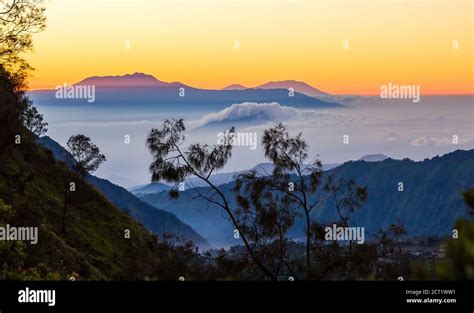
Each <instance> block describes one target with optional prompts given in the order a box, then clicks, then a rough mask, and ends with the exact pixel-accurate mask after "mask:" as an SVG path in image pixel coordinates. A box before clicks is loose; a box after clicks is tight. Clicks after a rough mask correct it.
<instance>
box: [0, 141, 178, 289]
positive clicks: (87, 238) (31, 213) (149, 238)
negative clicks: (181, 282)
mask: <svg viewBox="0 0 474 313" xmlns="http://www.w3.org/2000/svg"><path fill="white" fill-rule="evenodd" d="M0 159H1V160H2V162H0V199H1V201H0V204H1V207H2V210H3V211H5V208H8V209H9V210H11V212H10V213H9V214H2V215H0V224H3V225H4V224H9V225H11V226H15V227H20V226H22V227H38V243H37V244H35V245H34V244H30V243H29V242H18V241H11V242H5V244H7V245H10V244H11V246H10V247H11V248H8V246H7V247H5V245H4V244H3V245H0V248H1V249H0V255H1V257H2V262H3V267H2V269H0V276H2V278H1V279H68V277H69V276H70V275H72V276H75V277H77V279H99V280H102V279H105V280H108V279H145V278H146V277H148V278H150V279H172V280H175V279H176V277H178V276H179V274H178V273H177V271H176V270H174V269H175V268H176V269H177V268H178V267H179V265H177V264H176V263H177V262H179V260H180V257H179V256H178V255H177V253H176V252H175V249H174V248H172V247H170V246H169V245H166V244H162V243H158V242H157V238H156V237H155V236H153V235H151V234H150V233H149V232H148V231H147V230H146V229H145V228H143V227H142V226H140V225H139V224H138V223H136V222H135V221H133V220H132V219H131V218H130V217H128V216H127V215H126V214H125V213H123V212H121V211H120V210H118V209H117V208H116V207H114V206H113V205H112V204H111V203H110V202H108V201H107V200H106V199H105V198H104V197H103V196H102V195H101V194H100V193H99V192H98V191H96V190H95V189H94V188H92V187H91V186H90V185H89V184H88V183H86V182H84V181H83V180H82V179H81V178H80V177H79V176H77V175H76V174H74V173H73V172H71V171H69V170H68V169H67V167H65V166H64V164H61V163H59V162H57V161H55V159H54V157H53V155H52V154H51V153H50V152H48V150H45V149H44V148H41V147H39V146H37V145H36V144H35V143H33V142H31V141H29V139H28V138H26V137H24V138H23V139H22V143H21V145H9V146H6V147H4V148H3V149H2V150H0ZM71 183H74V184H75V190H73V191H71V190H70V189H69V188H70V187H71ZM65 208H66V210H65ZM65 212H67V214H66V219H64V216H65V215H64V213H65ZM64 221H65V223H64ZM64 225H65V226H66V227H65V228H64ZM128 231H129V233H130V238H127V236H126V235H125V234H126V232H128ZM181 270H182V269H181Z"/></svg>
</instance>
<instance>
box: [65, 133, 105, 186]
mask: <svg viewBox="0 0 474 313" xmlns="http://www.w3.org/2000/svg"><path fill="white" fill-rule="evenodd" d="M67 147H68V150H69V153H71V155H72V156H73V158H74V159H75V160H76V162H77V163H76V165H75V167H76V170H77V171H78V172H79V173H80V174H81V176H82V177H85V176H86V175H87V174H88V173H92V172H94V171H96V170H97V169H98V168H99V166H100V164H102V163H103V162H105V161H106V160H107V159H106V158H105V155H103V154H101V153H100V149H99V147H97V146H96V145H95V144H94V143H92V141H91V139H90V138H89V137H86V136H84V135H82V134H78V135H74V136H71V137H70V138H69V140H68V141H67Z"/></svg>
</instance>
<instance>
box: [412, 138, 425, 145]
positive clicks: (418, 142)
mask: <svg viewBox="0 0 474 313" xmlns="http://www.w3.org/2000/svg"><path fill="white" fill-rule="evenodd" d="M427 144H428V139H426V137H419V138H416V139H414V140H413V141H412V142H410V145H412V146H414V147H424V146H426V145H427Z"/></svg>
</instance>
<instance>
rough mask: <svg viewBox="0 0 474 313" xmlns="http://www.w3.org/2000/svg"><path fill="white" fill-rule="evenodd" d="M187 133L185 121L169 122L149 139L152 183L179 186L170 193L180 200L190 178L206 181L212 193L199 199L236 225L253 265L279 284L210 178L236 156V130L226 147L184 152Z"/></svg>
mask: <svg viewBox="0 0 474 313" xmlns="http://www.w3.org/2000/svg"><path fill="white" fill-rule="evenodd" d="M185 130H186V128H185V126H184V122H183V119H180V120H165V121H164V123H163V127H162V128H161V129H156V128H153V129H152V130H151V131H150V133H149V135H148V138H147V142H146V144H147V147H148V149H149V150H150V152H151V154H152V156H153V162H152V163H151V165H150V171H151V173H152V181H154V182H156V181H160V180H165V181H167V182H172V183H174V184H175V186H174V188H173V189H172V190H171V191H170V196H171V197H174V198H176V197H178V196H179V192H178V185H179V184H180V183H184V182H185V179H186V178H187V177H189V176H196V177H198V178H199V179H201V180H202V181H204V182H205V183H206V184H207V185H208V186H209V187H210V190H212V192H211V193H210V194H203V193H200V192H199V190H197V189H196V190H197V191H198V195H197V197H199V198H203V199H205V200H206V201H207V202H208V203H212V204H214V205H216V206H218V207H220V208H222V209H223V210H224V211H225V212H226V213H227V215H228V217H229V219H230V220H231V221H232V223H233V225H234V226H235V228H236V230H237V231H238V232H239V234H240V238H242V241H243V242H244V245H245V247H246V250H247V252H248V254H249V256H250V258H251V259H252V261H253V262H254V263H255V264H256V265H257V266H258V268H260V269H261V270H262V271H263V273H265V275H266V276H268V277H269V278H270V279H273V280H275V279H276V277H275V275H273V273H272V272H271V271H270V270H269V269H268V268H267V267H266V266H265V265H264V264H263V263H262V262H261V260H260V259H259V258H258V257H257V255H256V254H255V253H254V248H253V247H252V246H251V245H250V242H249V240H248V239H247V236H246V233H245V231H243V229H242V225H241V224H240V223H239V221H238V220H237V217H236V214H235V211H234V209H233V208H231V206H230V203H229V199H227V198H226V196H225V195H224V193H223V192H222V191H221V190H220V189H219V188H218V187H217V186H215V185H214V184H213V183H212V182H211V181H210V180H209V178H210V177H211V175H212V173H213V172H214V171H215V170H218V169H221V168H223V167H224V166H225V165H226V163H227V161H228V160H229V158H230V157H231V156H232V144H231V143H232V139H233V138H234V136H235V129H234V128H233V127H232V128H231V129H230V131H229V132H226V133H225V137H224V138H223V140H222V143H220V144H216V145H213V146H209V145H201V144H191V145H190V146H189V148H188V149H187V150H183V147H182V145H183V143H184V141H185V136H184V135H183V132H184V131H185Z"/></svg>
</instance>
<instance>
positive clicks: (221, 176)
mask: <svg viewBox="0 0 474 313" xmlns="http://www.w3.org/2000/svg"><path fill="white" fill-rule="evenodd" d="M339 165H341V164H337V163H334V164H323V170H325V171H328V170H330V169H333V168H335V167H337V166H339ZM250 170H255V171H256V173H257V175H262V176H265V175H270V174H271V173H272V171H273V163H260V164H258V165H256V166H254V167H253V168H251V169H250ZM248 171H249V170H242V171H235V172H224V173H216V174H214V175H211V177H210V178H209V179H210V181H211V182H212V183H213V184H214V185H216V186H219V185H223V184H227V183H230V182H232V181H233V180H234V176H235V175H238V174H241V173H244V172H248ZM186 182H187V184H188V185H190V186H194V187H205V186H207V184H206V183H205V182H203V181H202V180H201V179H199V178H196V177H190V178H187V179H186ZM170 189H171V186H169V185H166V184H163V183H151V184H146V185H140V186H135V187H131V188H128V190H129V191H130V192H131V193H133V194H134V195H136V196H137V197H139V198H140V197H143V196H145V195H147V194H152V193H157V192H161V191H168V190H170Z"/></svg>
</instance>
